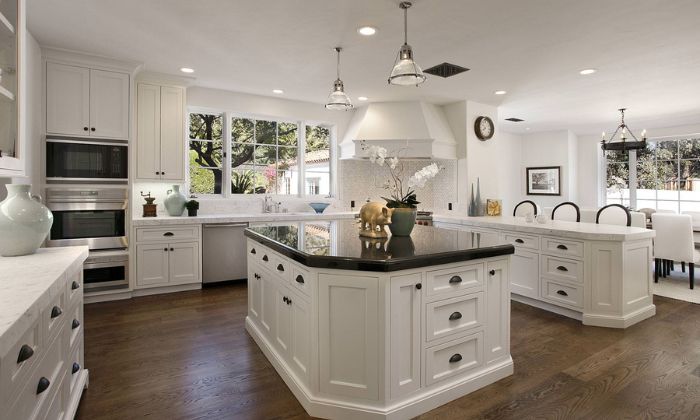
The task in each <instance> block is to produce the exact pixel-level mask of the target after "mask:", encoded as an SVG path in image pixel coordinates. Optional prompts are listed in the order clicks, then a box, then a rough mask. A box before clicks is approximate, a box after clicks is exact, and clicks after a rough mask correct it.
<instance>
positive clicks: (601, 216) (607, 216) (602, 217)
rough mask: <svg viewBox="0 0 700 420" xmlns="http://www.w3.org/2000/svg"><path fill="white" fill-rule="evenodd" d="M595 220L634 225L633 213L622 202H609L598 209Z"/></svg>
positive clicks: (602, 222) (600, 222)
mask: <svg viewBox="0 0 700 420" xmlns="http://www.w3.org/2000/svg"><path fill="white" fill-rule="evenodd" d="M595 222H596V223H597V224H602V225H618V226H632V215H631V214H630V211H629V210H627V207H625V206H623V205H621V204H608V205H607V206H603V207H601V208H600V210H598V213H596V215H595Z"/></svg>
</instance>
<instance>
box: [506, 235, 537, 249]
mask: <svg viewBox="0 0 700 420" xmlns="http://www.w3.org/2000/svg"><path fill="white" fill-rule="evenodd" d="M504 238H505V241H506V242H508V243H511V244H513V246H515V247H516V248H527V249H534V250H538V249H540V237H539V236H534V235H522V234H520V233H506V234H505V235H504Z"/></svg>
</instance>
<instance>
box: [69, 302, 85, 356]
mask: <svg viewBox="0 0 700 420" xmlns="http://www.w3.org/2000/svg"><path fill="white" fill-rule="evenodd" d="M67 315H68V316H67V320H68V322H67V323H66V326H65V328H66V334H67V335H68V337H69V340H68V342H69V348H71V349H72V348H73V346H74V345H75V343H76V342H77V341H78V339H79V338H81V337H82V336H83V305H77V306H76V307H75V308H73V309H72V310H71V312H70V313H69V314H67Z"/></svg>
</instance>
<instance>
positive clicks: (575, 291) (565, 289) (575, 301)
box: [542, 277, 583, 308]
mask: <svg viewBox="0 0 700 420" xmlns="http://www.w3.org/2000/svg"><path fill="white" fill-rule="evenodd" d="M542 298H544V299H545V300H549V301H551V302H553V303H557V304H564V305H568V306H571V307H574V308H583V287H581V286H578V287H577V286H571V285H567V284H564V283H559V282H557V281H555V280H550V279H547V278H544V277H543V278H542Z"/></svg>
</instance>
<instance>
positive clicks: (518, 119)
mask: <svg viewBox="0 0 700 420" xmlns="http://www.w3.org/2000/svg"><path fill="white" fill-rule="evenodd" d="M506 121H510V122H523V121H525V120H521V119H520V118H515V117H510V118H506Z"/></svg>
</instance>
